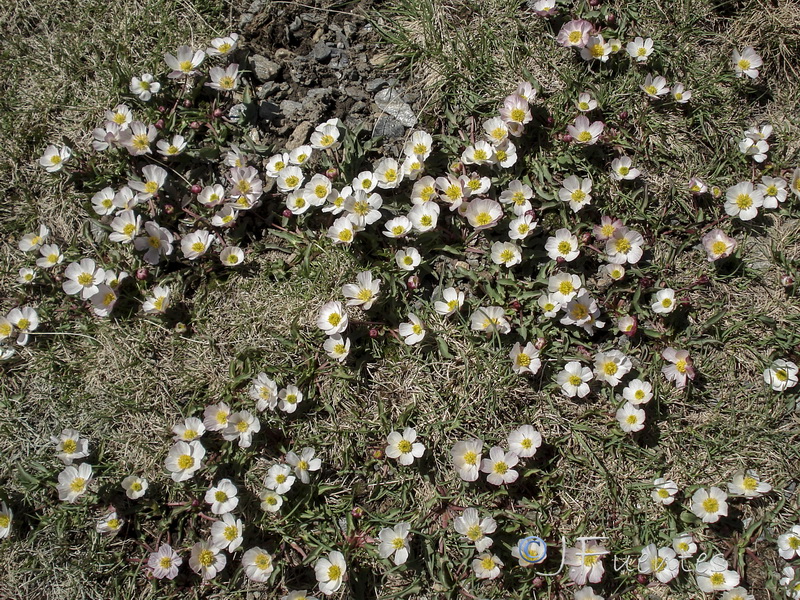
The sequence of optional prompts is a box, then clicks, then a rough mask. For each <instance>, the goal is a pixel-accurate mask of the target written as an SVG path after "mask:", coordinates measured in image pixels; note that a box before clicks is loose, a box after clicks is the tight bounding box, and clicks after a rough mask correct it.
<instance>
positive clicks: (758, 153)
mask: <svg viewBox="0 0 800 600" xmlns="http://www.w3.org/2000/svg"><path fill="white" fill-rule="evenodd" d="M739 152H741V153H742V154H744V155H745V156H752V157H753V160H754V161H756V162H757V163H763V162H764V161H765V160H767V152H769V143H767V141H766V140H760V139H759V140H754V139H752V138H749V137H745V138H744V139H743V140H741V141H740V142H739Z"/></svg>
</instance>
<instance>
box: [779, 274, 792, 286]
mask: <svg viewBox="0 0 800 600" xmlns="http://www.w3.org/2000/svg"><path fill="white" fill-rule="evenodd" d="M781 285H782V286H784V287H789V286H790V285H794V277H792V276H791V275H788V274H786V275H781Z"/></svg>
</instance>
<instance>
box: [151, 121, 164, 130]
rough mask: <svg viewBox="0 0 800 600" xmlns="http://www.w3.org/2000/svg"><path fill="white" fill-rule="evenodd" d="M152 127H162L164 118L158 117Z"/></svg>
mask: <svg viewBox="0 0 800 600" xmlns="http://www.w3.org/2000/svg"><path fill="white" fill-rule="evenodd" d="M153 127H155V128H156V129H164V119H159V120H158V121H156V122H155V123H153Z"/></svg>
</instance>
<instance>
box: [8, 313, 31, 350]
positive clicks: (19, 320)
mask: <svg viewBox="0 0 800 600" xmlns="http://www.w3.org/2000/svg"><path fill="white" fill-rule="evenodd" d="M6 319H7V320H8V322H9V323H11V324H12V325H13V326H14V327H16V328H17V329H18V330H19V335H18V336H17V343H18V344H19V345H20V346H25V345H27V344H28V342H29V341H30V335H29V334H30V332H31V331H36V329H38V328H39V314H38V313H37V312H36V310H35V309H33V308H31V307H30V306H23V307H22V308H12V309H11V310H10V311H9V312H8V314H7V315H6Z"/></svg>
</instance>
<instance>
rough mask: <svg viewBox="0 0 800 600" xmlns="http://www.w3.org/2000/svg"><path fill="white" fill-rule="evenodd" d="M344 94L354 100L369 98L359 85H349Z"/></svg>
mask: <svg viewBox="0 0 800 600" xmlns="http://www.w3.org/2000/svg"><path fill="white" fill-rule="evenodd" d="M344 93H345V94H347V96H349V97H350V98H352V99H353V100H364V99H365V98H366V97H367V95H366V94H365V93H364V90H362V89H361V87H360V86H357V85H348V86H347V87H346V88H344Z"/></svg>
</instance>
